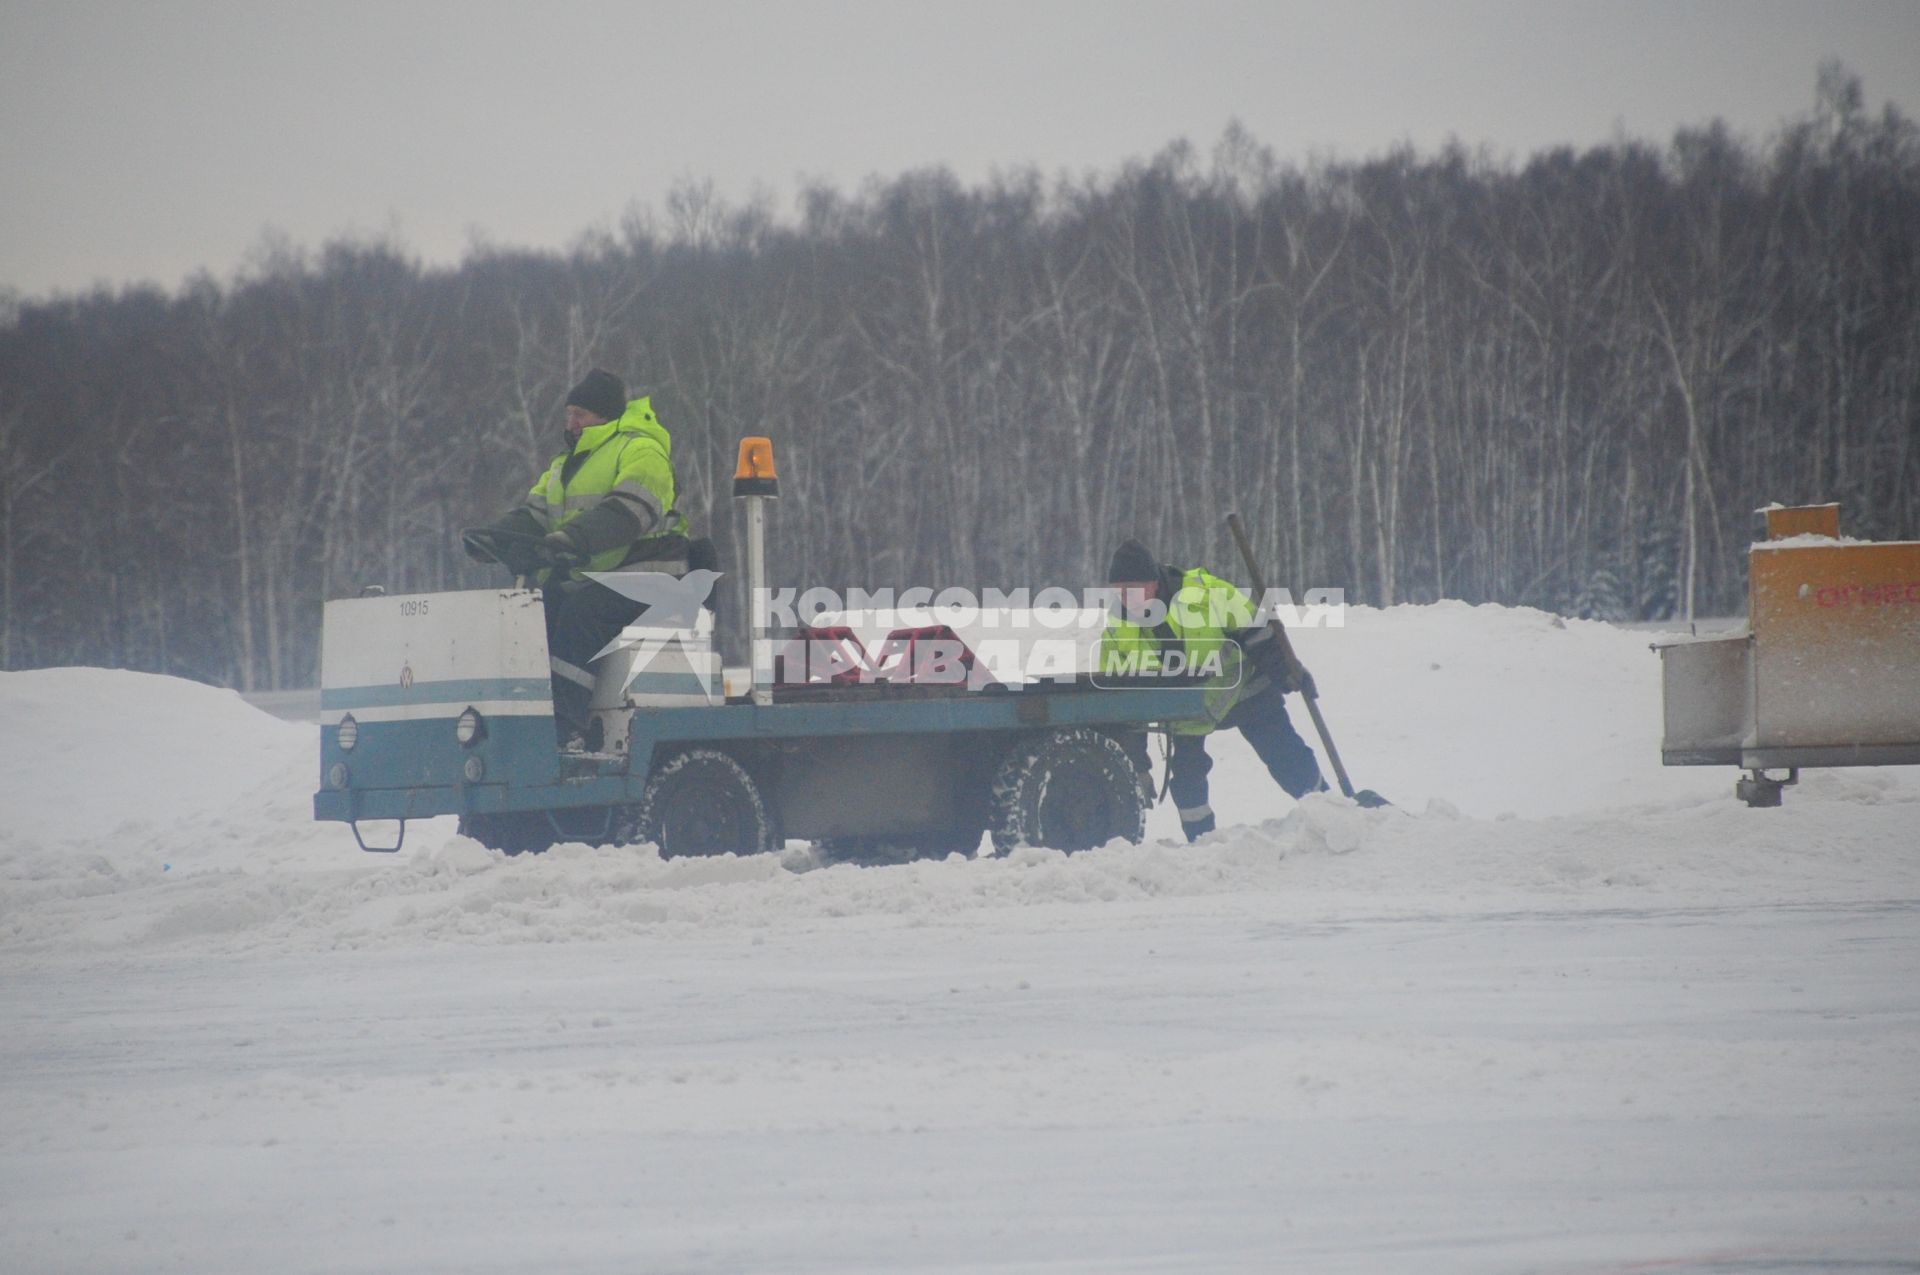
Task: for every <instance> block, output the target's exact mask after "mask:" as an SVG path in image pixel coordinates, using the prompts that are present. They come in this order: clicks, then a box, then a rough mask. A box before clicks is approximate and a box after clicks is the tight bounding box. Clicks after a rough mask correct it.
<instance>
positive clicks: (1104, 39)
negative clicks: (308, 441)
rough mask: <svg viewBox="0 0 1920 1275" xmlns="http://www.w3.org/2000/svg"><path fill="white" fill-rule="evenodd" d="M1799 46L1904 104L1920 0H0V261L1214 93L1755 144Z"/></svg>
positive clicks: (981, 162)
mask: <svg viewBox="0 0 1920 1275" xmlns="http://www.w3.org/2000/svg"><path fill="white" fill-rule="evenodd" d="M1826 57H1839V58H1841V59H1842V60H1843V61H1845V62H1846V63H1847V64H1848V65H1849V66H1850V67H1851V68H1852V69H1853V70H1854V71H1856V72H1858V73H1859V74H1860V76H1861V77H1862V79H1863V81H1864V84H1865V88H1866V94H1867V102H1868V106H1869V108H1870V109H1872V110H1876V111H1877V110H1878V109H1879V108H1880V107H1881V106H1882V105H1883V104H1885V103H1886V102H1888V101H1892V102H1894V103H1895V104H1897V105H1898V106H1899V107H1900V108H1901V109H1902V110H1903V111H1904V112H1906V113H1907V114H1908V115H1910V116H1911V115H1915V114H1920V109H1916V108H1920V0H1852V2H1848V0H1823V2H1811V0H1810V2H1807V3H1797V2H1787V0H1706V2H1695V3H1685V2H1682V0H1592V2H1589V3H1549V2H1545V0H1531V2H1526V0H1474V2H1471V3H1465V2H1463V3H1446V4H1442V3H1410V2H1399V3H1392V2H1387V0H1323V2H1321V3H1280V2H1278V0H1268V2H1266V3H1237V2H1232V0H1213V2H1196V0H1186V2H1183V3H1128V2H1124V0H1020V2H1017V3H999V2H987V3H982V2H980V0H943V2H941V3H924V4H923V3H907V2H905V0H899V2H894V3H885V2H869V0H832V2H824V3H820V2H815V3H781V4H774V3H754V4H748V3H721V2H718V0H707V2H705V3H699V4H678V3H673V4H643V3H618V4H566V3H541V4H517V3H498V2H494V0H465V2H464V3H458V4H442V3H425V2H414V3H410V2H408V0H382V2H380V3H369V4H358V3H323V2H321V0H313V2H310V3H303V4H283V3H270V2H265V0H242V2H238V3H227V2H220V0H197V2H194V3H146V2H141V3H109V4H100V3H71V2H68V0H51V2H41V0H30V2H29V0H0V175H4V176H3V180H4V183H5V193H4V195H0V288H4V287H12V288H15V289H18V290H20V291H21V292H23V293H26V294H28V295H37V294H41V293H44V292H47V291H49V290H52V289H63V290H71V289H75V288H80V287H85V286H87V285H89V284H91V283H94V282H96V281H107V282H111V283H116V284H117V283H124V282H130V281H134V280H151V281H155V282H158V283H161V284H165V285H167V286H174V285H177V284H178V283H179V282H180V281H181V280H182V279H183V278H184V277H185V276H187V275H188V274H190V273H192V272H193V271H195V270H197V269H199V268H202V267H205V268H208V269H211V270H213V271H214V272H215V274H216V275H219V276H222V277H224V276H226V275H228V274H230V273H231V272H232V271H233V270H234V269H235V268H236V267H238V266H239V265H240V264H241V263H242V262H243V261H244V260H245V258H246V256H247V254H248V252H249V251H250V250H251V249H253V248H254V247H255V246H256V245H257V244H259V242H260V241H261V237H262V232H263V230H264V229H265V228H267V227H273V228H275V229H277V230H279V231H282V232H284V233H285V234H287V235H288V236H290V237H291V238H292V239H293V241H294V242H296V243H300V244H305V245H309V246H313V245H317V244H319V243H321V242H323V241H324V240H325V239H327V238H329V237H331V236H333V235H336V234H338V233H340V232H343V231H351V232H362V233H367V232H372V233H380V232H387V231H391V232H393V233H395V234H396V235H397V237H398V238H399V240H400V241H401V242H402V244H403V245H405V246H406V247H407V248H408V249H409V250H411V251H413V252H415V253H418V254H419V255H420V256H422V257H424V258H426V259H427V260H430V261H446V262H451V261H456V260H458V259H459V257H460V256H461V255H462V253H463V251H464V250H465V248H466V247H467V245H468V244H469V243H471V242H472V241H473V239H474V238H475V237H476V236H480V237H484V238H486V239H487V240H489V241H491V242H494V243H498V244H507V245H516V246H530V247H556V248H557V247H564V246H565V245H567V244H569V243H570V242H572V241H573V240H574V239H575V238H576V237H577V236H578V235H579V234H580V232H581V231H583V230H585V229H587V228H589V227H592V226H595V225H608V224H611V223H613V222H615V221H617V219H618V217H619V215H620V214H621V212H622V211H623V210H624V209H626V208H627V207H628V206H629V205H630V204H632V203H633V202H635V201H640V202H643V203H652V204H655V205H658V204H659V202H660V201H661V198H662V196H663V195H664V194H665V192H666V191H667V190H668V188H669V187H671V186H672V185H673V184H674V183H675V182H677V181H684V180H687V179H690V178H712V179H713V181H714V182H715V183H716V185H717V187H718V188H719V190H720V191H721V192H722V193H723V194H726V195H728V196H731V197H736V198H737V197H742V196H746V195H748V194H750V193H751V192H753V191H754V190H755V188H756V187H761V188H765V189H768V190H770V191H771V192H772V193H773V194H774V195H775V196H776V199H777V203H778V205H779V207H780V208H781V209H782V210H785V209H787V208H789V207H790V206H791V197H792V194H793V192H794V191H795V189H796V188H797V185H798V182H799V180H800V179H802V178H824V179H827V180H829V181H832V182H835V183H837V184H839V185H840V186H842V187H843V188H851V187H853V186H855V185H857V184H858V183H859V182H860V180H861V179H863V178H865V177H867V176H869V175H873V174H880V175H892V174H895V173H899V172H902V171H905V170H908V169H912V168H918V167H923V166H926V165H930V164H944V165H947V166H948V167H950V168H952V169H953V170H954V171H956V172H957V173H958V174H959V175H960V176H961V177H962V178H963V179H966V180H969V181H973V180H979V179H982V178H985V177H986V176H988V175H989V174H990V173H991V172H992V171H993V169H994V168H995V167H997V166H1011V165H1025V164H1036V165H1038V166H1040V167H1041V168H1042V169H1043V170H1046V171H1048V172H1053V171H1056V170H1060V169H1065V170H1068V171H1070V172H1073V173H1081V172H1085V171H1089V170H1091V171H1108V170H1111V169H1112V168H1114V167H1115V166H1117V165H1118V164H1119V163H1121V162H1122V161H1124V160H1126V159H1129V158H1138V157H1145V156H1147V155H1150V154H1152V153H1153V152H1154V151H1156V150H1158V149H1159V148H1160V147H1162V146H1163V145H1165V144H1166V143H1167V142H1169V141H1171V140H1173V139H1175V138H1181V137H1185V138H1188V139H1190V140H1192V141H1194V142H1195V143H1197V144H1199V145H1201V146H1203V147H1205V146H1208V145H1210V144H1211V143H1212V142H1213V141H1214V140H1215V139H1217V138H1218V136H1219V134H1220V132H1221V130H1222V129H1223V128H1224V126H1225V125H1226V124H1227V122H1228V121H1229V120H1230V119H1233V118H1238V119H1239V120H1241V121H1242V122H1243V123H1244V124H1245V125H1246V126H1247V128H1248V129H1249V130H1250V131H1251V132H1252V133H1253V134H1254V136H1255V137H1257V138H1258V139H1259V140H1261V141H1263V142H1265V143H1267V144H1268V145H1270V146H1272V147H1273V148H1274V149H1275V150H1276V151H1277V152H1278V153H1279V154H1280V155H1281V156H1283V157H1286V158H1304V157H1306V156H1307V155H1309V154H1310V153H1314V152H1319V153H1330V154H1335V155H1339V156H1345V157H1360V156H1364V155H1369V154H1374V153H1377V152H1379V151H1380V150H1382V149H1384V148H1385V147H1387V146H1389V145H1391V144H1393V143H1395V142H1397V141H1411V142H1412V143H1414V144H1415V145H1416V146H1419V147H1421V148H1423V149H1430V148H1432V147H1434V146H1436V145H1438V144H1440V143H1442V142H1443V141H1445V140H1446V139H1447V138H1448V137H1449V136H1457V137H1459V138H1460V139H1461V140H1463V141H1465V142H1468V143H1470V144H1479V143H1489V144H1491V145H1492V146H1494V147H1495V148H1496V150H1498V151H1500V152H1502V153H1506V154H1510V155H1513V156H1524V155H1525V154H1526V153H1528V152H1530V151H1532V150H1535V149H1538V148H1540V147H1543V146H1546V145H1551V144H1556V143H1573V144H1576V145H1586V144H1591V143H1597V142H1604V141H1606V140H1607V139H1609V138H1610V137H1611V136H1613V135H1614V133H1615V132H1616V130H1624V131H1625V132H1626V133H1628V134H1630V135H1633V136H1639V137H1646V138H1651V139H1655V140H1659V141H1665V140H1667V139H1668V138H1669V137H1670V136H1671V134H1672V132H1673V130H1674V129H1675V128H1676V127H1677V126H1679V125H1682V124H1691V123H1700V122H1703V121H1705V120H1707V119H1710V118H1712V117H1714V116H1716V115H1717V116H1720V117H1722V118H1725V119H1726V120H1727V121H1729V122H1730V123H1731V124H1732V125H1733V126H1734V127H1735V128H1736V129H1738V130H1740V131H1741V132H1743V133H1745V134H1746V135H1748V136H1749V137H1752V138H1756V139H1758V138H1762V137H1764V136H1766V135H1767V134H1768V133H1770V132H1771V131H1772V130H1773V129H1774V128H1775V127H1777V126H1778V125H1779V123H1780V122H1781V121H1782V120H1784V119H1786V118H1788V117H1791V116H1795V115H1798V114H1801V113H1803V112H1804V111H1806V110H1807V109H1808V108H1809V107H1810V106H1811V104H1812V100H1813V87H1814V78H1815V73H1816V69H1817V67H1818V64H1819V62H1820V60H1821V59H1823V58H1826Z"/></svg>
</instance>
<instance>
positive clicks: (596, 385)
mask: <svg viewBox="0 0 1920 1275" xmlns="http://www.w3.org/2000/svg"><path fill="white" fill-rule="evenodd" d="M566 405H567V406H568V407H584V408H586V409H587V410H588V411H589V412H592V413H593V414H594V415H595V416H598V417H599V418H600V419H601V420H606V421H615V420H619V419H620V417H621V415H622V414H623V413H624V412H625V411H626V410H627V387H626V385H625V384H624V383H623V382H622V381H621V380H620V378H619V377H617V376H615V375H614V374H613V373H611V372H603V371H601V370H600V369H599V368H595V369H593V371H591V372H589V373H587V374H586V376H585V377H584V378H582V380H581V382H580V384H578V385H576V386H574V387H573V388H572V389H571V390H568V391H567V404H566Z"/></svg>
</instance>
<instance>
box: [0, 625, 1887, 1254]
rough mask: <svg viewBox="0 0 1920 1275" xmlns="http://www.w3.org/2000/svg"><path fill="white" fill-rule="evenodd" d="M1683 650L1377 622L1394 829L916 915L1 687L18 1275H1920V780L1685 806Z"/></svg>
mask: <svg viewBox="0 0 1920 1275" xmlns="http://www.w3.org/2000/svg"><path fill="white" fill-rule="evenodd" d="M1647 641H1648V636H1647V635H1646V634H1641V633H1626V632H1622V631H1619V630H1616V629H1612V628H1608V627H1606V626H1603V625H1597V624H1585V623H1579V622H1571V621H1569V622H1564V623H1562V622H1559V621H1555V620H1553V619H1552V618H1551V617H1548V616H1544V615H1541V614H1539V613H1536V612H1529V611H1516V610H1507V609H1501V608H1492V607H1481V608H1471V607H1466V606H1463V605H1457V604H1446V605H1441V606H1434V607H1402V608H1395V609H1392V610H1389V611H1385V612H1381V611H1369V610H1364V609H1356V610H1354V611H1352V612H1350V613H1349V625H1348V627H1347V628H1345V629H1340V630H1320V631H1309V632H1303V633H1302V634H1300V635H1299V645H1300V647H1301V652H1302V655H1303V657H1304V658H1305V659H1306V660H1307V662H1308V663H1309V664H1310V665H1311V666H1312V667H1313V668H1314V670H1315V672H1316V674H1317V675H1318V678H1319V681H1320V684H1321V689H1322V692H1323V705H1324V707H1325V709H1326V712H1327V716H1328V719H1329V722H1330V724H1331V726H1332V727H1333V730H1334V732H1335V737H1336V739H1337V740H1338V741H1339V742H1340V744H1341V746H1342V751H1343V754H1344V755H1345V757H1346V759H1347V761H1348V764H1349V767H1350V768H1351V770H1352V771H1353V772H1354V775H1355V778H1356V780H1357V781H1359V782H1361V783H1363V784H1367V785H1370V786H1373V787H1376V788H1378V789H1380V790H1381V791H1383V792H1385V793H1387V794H1388V795H1389V796H1390V797H1392V798H1394V799H1395V800H1396V801H1397V802H1398V803H1399V806H1398V808H1396V809H1393V810H1385V811H1371V812H1369V811H1361V810H1359V809H1356V808H1354V807H1352V806H1350V805H1348V804H1346V803H1344V802H1341V801H1339V800H1337V799H1332V798H1314V799H1310V800H1308V801H1306V802H1304V803H1299V804H1296V803H1294V802H1292V801H1291V800H1289V799H1288V798H1287V797H1286V796H1285V795H1284V794H1282V793H1280V792H1279V791H1278V790H1277V789H1276V788H1275V787H1274V786H1273V785H1272V783H1271V782H1270V781H1268V780H1267V779H1266V778H1265V776H1264V774H1263V773H1261V772H1260V770H1259V768H1258V765H1257V763H1256V762H1254V760H1253V759H1252V757H1251V755H1250V754H1249V753H1248V752H1247V751H1246V750H1245V749H1244V747H1243V746H1242V745H1241V744H1240V743H1239V741H1238V740H1237V739H1233V740H1224V741H1220V742H1219V744H1218V745H1217V746H1216V749H1215V751H1216V754H1217V756H1218V757H1219V759H1220V760H1219V765H1218V766H1217V767H1216V769H1215V771H1214V780H1215V787H1214V792H1215V805H1216V807H1217V808H1218V810H1219V811H1220V814H1221V818H1222V825H1223V826H1222V830H1221V831H1220V832H1219V833H1217V834H1215V836H1213V837H1212V838H1209V839H1208V840H1207V841H1205V842H1202V843H1201V844H1199V845H1196V846H1187V845H1185V844H1184V843H1181V842H1180V841H1179V840H1178V832H1177V826H1176V824H1175V823H1174V821H1173V818H1172V816H1171V813H1170V812H1169V811H1167V810H1166V809H1165V808H1162V809H1161V810H1159V811H1156V812H1155V815H1154V817H1153V819H1152V820H1151V821H1150V824H1149V838H1148V841H1147V843H1146V844H1143V845H1140V846H1122V845H1115V846H1112V847H1108V848H1106V849H1103V850H1099V851H1094V852H1091V853H1088V854H1083V855H1075V856H1072V857H1071V858H1069V857H1066V856H1062V855H1058V854H1054V853H1050V852H1041V851H1025V852H1020V853H1017V854H1015V855H1014V856H1012V857H1010V858H1007V859H1002V860H993V859H982V860H962V859H959V858H954V859H950V860H946V861H942V862H929V863H919V864H910V865H905V866H900V867H883V868H856V867H851V866H834V867H821V866H819V865H818V862H817V861H816V860H815V859H814V857H813V856H812V855H811V854H810V853H809V852H808V851H806V850H805V849H803V848H801V847H799V846H793V847H790V848H789V849H788V850H787V851H786V852H785V853H784V854H779V855H764V856H758V857H754V858H747V859H736V858H722V859H715V860H675V861H669V862H662V861H661V860H659V859H658V858H657V857H656V856H654V855H653V854H652V853H650V852H649V851H647V850H644V849H637V850H636V849H627V850H595V849H589V848H586V847H580V846H573V847H563V848H561V849H559V850H556V851H554V852H552V853H550V854H547V855H544V856H539V857H526V858H519V859H506V858H503V857H501V856H498V855H495V854H493V853H491V852H488V851H486V850H484V849H482V848H481V847H479V846H477V845H475V844H474V843H472V842H468V841H465V840H462V839H460V838H458V837H457V836H456V835H455V834H454V831H453V829H452V827H451V826H450V824H448V823H447V822H445V821H436V822H433V823H428V824H424V825H419V826H415V827H414V828H412V829H410V830H409V833H408V844H407V848H406V849H405V850H404V851H403V852H402V853H401V854H400V855H397V856H393V857H374V856H363V855H362V854H360V852H359V851H358V850H357V849H356V848H355V847H354V844H353V840H352V838H351V836H350V835H349V834H348V833H347V831H346V830H345V829H344V828H341V827H339V826H336V825H316V824H314V823H313V822H312V821H311V819H310V806H309V799H310V795H311V792H312V789H313V786H314V783H315V780H316V778H317V776H316V773H315V772H316V771H317V769H318V766H317V761H316V732H315V730H314V729H313V728H312V727H310V726H301V725H293V724H289V723H286V722H281V721H277V720H275V719H273V718H270V717H268V716H266V715H265V714H263V713H260V712H258V711H256V710H254V709H252V708H250V707H248V706H247V705H245V704H244V703H242V702H241V701H240V700H239V699H238V698H237V697H235V696H233V695H232V694H230V693H227V692H221V691H214V690H209V689H207V688H204V687H199V686H194V685H190V684H187V683H183V682H179V681H173V680H169V679H163V678H155V677H148V676H142V675H137V674H131V673H124V672H111V671H104V670H97V669H62V670H49V671H43V672H31V673H14V674H0V812H4V816H5V818H4V821H0V1025H4V1030H0V1270H9V1271H10V1270H22V1271H51V1270H128V1271H135V1270H138V1271H147V1270H163V1269H182V1270H193V1271H208V1270H231V1271H258V1270H265V1269H291V1270H353V1271H384V1270H409V1271H411V1270H513V1271H547V1270H580V1269H590V1270H605V1271H638V1270H672V1271H710V1270H711V1271H730V1270H808V1271H847V1270H876V1271H878V1270H884V1271H894V1270H985V1269H995V1270H1049V1271H1087V1272H1096V1271H1111V1270H1148V1269H1152V1270H1181V1271H1186V1270H1196V1271H1214V1270H1247V1271H1268V1270H1299V1271H1315V1272H1319V1271H1379V1270H1405V1271H1423V1272H1424V1271H1475V1272H1478V1271H1536V1270H1542V1271H1569V1272H1599V1271H1626V1270H1660V1271H1676V1270H1677V1271H1733V1270H1751V1269H1764V1270H1769V1271H1801V1270H1805V1271H1816V1270H1833V1269H1846V1270H1849V1271H1860V1270H1888V1271H1893V1270H1907V1271H1911V1270H1915V1269H1920V977H1916V974H1917V973H1920V775H1916V774H1915V773H1914V772H1913V771H1912V770H1911V769H1903V770H1881V771H1874V770H1857V771H1843V772H1821V773H1814V774H1810V775H1809V776H1807V777H1806V779H1805V780H1804V781H1803V782H1802V784H1801V785H1800V786H1799V787H1798V788H1795V789H1792V790H1790V791H1789V793H1788V796H1787V804H1786V805H1785V806H1784V807H1783V808H1781V809H1778V810H1770V811H1753V810H1747V809H1746V808H1744V807H1742V806H1740V805H1739V804H1737V803H1736V802H1735V801H1734V799H1733V797H1732V792H1731V790H1732V781H1733V778H1734V775H1733V772H1732V771H1731V770H1717V769H1716V770H1665V769H1662V768H1661V767H1660V765H1659V752H1658V734H1659V704H1658V661H1657V659H1656V658H1655V657H1654V656H1653V655H1652V654H1651V653H1650V652H1649V651H1648V650H1647ZM1304 718H1305V715H1304V713H1297V714H1296V720H1297V721H1298V723H1299V724H1300V726H1301V727H1302V729H1303V730H1304V729H1306V722H1305V720H1304Z"/></svg>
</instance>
